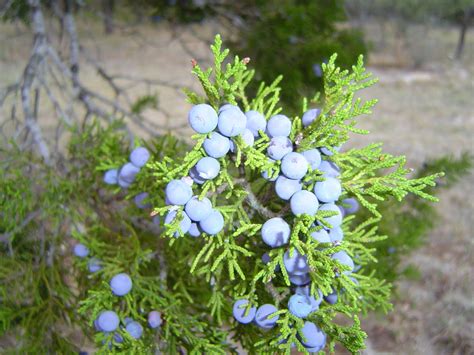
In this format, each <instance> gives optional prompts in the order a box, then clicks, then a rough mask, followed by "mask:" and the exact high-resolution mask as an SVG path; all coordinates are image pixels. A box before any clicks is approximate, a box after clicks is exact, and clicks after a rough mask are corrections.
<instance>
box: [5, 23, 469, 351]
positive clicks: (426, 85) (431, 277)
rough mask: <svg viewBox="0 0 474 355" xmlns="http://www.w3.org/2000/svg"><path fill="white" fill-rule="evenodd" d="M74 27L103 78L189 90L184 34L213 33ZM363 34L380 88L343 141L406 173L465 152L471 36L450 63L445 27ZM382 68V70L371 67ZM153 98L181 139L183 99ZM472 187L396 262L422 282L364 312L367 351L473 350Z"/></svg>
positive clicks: (445, 200)
mask: <svg viewBox="0 0 474 355" xmlns="http://www.w3.org/2000/svg"><path fill="white" fill-rule="evenodd" d="M80 28H81V35H82V39H83V44H84V45H85V46H86V47H87V48H88V49H89V50H90V51H91V53H94V55H95V56H97V57H98V58H99V59H101V60H103V61H104V63H105V64H106V68H107V69H108V70H109V71H110V72H111V73H126V74H129V75H136V76H140V77H148V78H159V79H161V80H166V81H170V82H173V83H175V84H179V85H183V86H191V87H196V83H195V81H194V80H193V78H192V77H191V75H190V62H189V61H190V59H191V56H194V57H196V58H198V59H200V60H201V61H205V60H208V59H209V54H208V51H207V45H205V44H204V43H203V42H202V41H200V40H198V39H197V38H196V37H195V36H194V35H192V34H193V33H197V34H198V35H199V36H202V37H207V38H209V37H210V35H211V34H212V32H213V31H214V28H213V25H212V24H209V25H205V26H201V27H198V26H193V27H187V28H182V29H179V31H177V33H178V34H179V38H181V41H180V40H178V39H177V38H176V37H175V35H174V34H173V31H172V30H171V29H170V28H169V27H168V26H166V25H159V26H153V27H152V26H149V25H142V26H140V27H138V28H134V29H133V31H128V32H123V31H122V32H121V33H117V34H115V35H112V36H108V37H106V36H104V35H102V31H101V28H100V27H99V26H98V25H97V24H96V23H94V22H92V23H87V24H85V23H82V24H81V26H80ZM367 28H368V31H369V32H368V35H369V37H370V38H372V40H373V41H374V43H375V44H376V46H375V50H376V51H375V53H374V54H373V56H372V60H371V64H372V65H378V66H377V67H373V68H372V69H373V71H374V72H375V74H376V75H377V76H378V77H379V78H380V83H379V84H378V85H377V86H376V87H374V88H371V89H368V90H367V91H366V92H364V93H363V96H364V97H365V98H371V97H377V98H378V99H379V100H380V101H379V104H378V106H377V107H376V109H375V111H374V114H373V116H371V117H368V118H366V119H365V120H363V121H362V122H361V126H362V127H364V128H368V129H370V130H371V131H372V135H371V136H370V137H356V138H355V139H354V140H353V141H352V142H351V145H352V146H354V145H362V144H366V143H368V142H369V141H373V140H376V141H384V142H386V144H385V147H386V150H387V151H389V152H391V153H395V154H406V155H408V156H409V157H410V159H409V165H410V166H412V167H416V166H418V165H419V164H420V163H422V162H423V161H424V160H425V159H427V158H433V157H437V156H439V155H442V154H448V153H451V154H454V155H458V154H460V152H462V151H470V152H471V153H473V152H474V149H473V148H474V147H473V133H474V111H473V105H472V96H473V92H474V91H473V73H474V65H473V64H474V63H473V60H472V59H473V54H474V46H473V43H474V41H473V39H474V38H473V37H474V36H473V34H472V33H469V34H468V36H467V43H466V53H465V56H464V59H463V62H461V63H453V62H451V61H450V60H449V58H448V54H450V53H452V51H453V50H454V47H455V43H456V39H457V32H456V31H454V30H452V29H449V28H440V29H433V28H431V29H429V30H428V31H425V30H423V31H424V32H419V31H420V29H418V28H410V29H408V33H411V34H412V35H410V36H409V38H410V40H408V41H407V44H405V45H403V46H402V47H403V48H405V49H404V52H403V53H402V54H400V53H398V54H395V53H396V52H397V51H399V48H400V44H399V41H398V40H397V41H395V40H394V37H393V34H390V33H393V32H389V33H387V35H386V38H385V42H384V44H383V45H382V46H381V45H380V43H379V42H380V38H378V37H377V36H378V35H379V32H378V31H377V28H376V26H375V25H370V26H368V27H367ZM24 31H25V29H24V28H21V29H19V30H18V29H16V28H15V27H12V26H5V25H2V26H1V27H0V33H1V36H2V39H1V40H0V43H1V45H0V81H1V82H2V83H8V82H11V81H13V80H15V79H16V78H17V77H18V75H19V74H20V70H21V68H22V65H23V64H24V60H25V58H26V56H27V54H28V50H29V44H30V39H29V37H28V36H27V35H25V34H22V33H23V32H24ZM422 35H423V36H422ZM91 38H94V39H93V40H91ZM420 38H423V40H422V41H420V40H419V39H420ZM7 39H10V40H7ZM183 43H185V46H183ZM397 48H398V49H397ZM189 50H191V52H192V53H193V54H191V53H190V52H189ZM400 58H401V59H400ZM413 58H415V59H413ZM414 62H416V64H420V63H422V68H423V69H418V70H416V71H415V70H409V69H404V68H394V67H397V66H398V67H399V66H400V64H409V65H412V64H413V63H414ZM387 63H389V64H390V66H391V67H392V68H387V67H385V66H380V64H384V65H386V64H387ZM393 63H395V64H396V65H393ZM397 63H398V64H397ZM83 74H84V79H83V81H84V82H86V83H88V85H89V86H91V87H94V88H95V89H97V90H102V89H103V90H105V89H104V88H105V86H104V83H103V82H101V80H100V79H99V78H98V76H97V75H96V73H94V72H93V71H90V70H89V71H85V72H84V73H83ZM275 74H277V73H275ZM134 90H135V91H134V95H136V96H138V95H140V94H141V93H142V92H141V90H142V89H140V88H137V89H134ZM157 92H158V95H159V100H160V104H161V105H162V106H163V107H164V108H165V109H166V110H167V111H168V112H169V113H170V114H171V117H172V120H169V121H168V122H165V120H164V118H163V117H160V116H153V115H154V113H150V115H152V117H153V119H154V120H155V121H156V122H160V123H163V124H167V127H170V129H172V128H173V127H174V131H176V132H177V133H178V134H183V135H187V134H189V133H190V131H189V130H188V129H187V128H184V123H185V121H186V112H187V110H188V109H189V104H187V103H185V101H184V96H182V95H177V94H176V91H174V90H171V89H160V90H158V91H157ZM106 93H107V94H110V92H106ZM49 110H50V108H48V107H44V108H43V109H42V111H41V113H40V114H41V115H43V116H44V117H46V118H47V117H48V115H49V113H48V112H50V111H49ZM44 117H43V118H44ZM48 123H50V122H48ZM473 186H474V176H473V175H472V174H471V175H470V176H469V177H468V178H467V179H465V180H464V181H463V182H462V183H460V184H459V185H457V186H456V187H455V188H454V189H452V190H450V191H444V192H443V193H442V196H441V198H442V200H441V202H440V203H439V205H438V209H439V211H440V212H441V220H440V221H439V223H438V227H437V228H436V229H435V230H434V231H433V232H432V234H431V235H430V237H429V239H428V240H427V243H426V245H425V246H423V247H422V248H421V249H419V250H418V251H417V252H416V253H414V254H413V255H410V256H407V259H406V263H413V264H415V265H417V266H418V267H419V268H420V271H421V275H422V277H421V279H420V280H417V281H402V282H400V283H399V288H400V297H399V299H398V300H397V301H396V308H395V310H394V311H393V312H392V313H391V314H390V315H389V316H388V317H380V316H373V317H371V318H370V319H368V320H367V321H365V325H366V327H367V329H368V332H369V337H370V343H369V344H368V345H369V348H370V350H368V353H382V352H388V353H397V354H418V353H427V354H453V353H458V354H462V353H472V352H474V344H473V334H474V327H473V324H474V302H473V291H474V286H473V285H474V276H473V272H472V268H471V266H472V264H473V261H474V260H473V250H474V249H473V241H472V240H473V239H472V236H473V229H474V228H473V222H472V216H473V214H474V206H473V203H472V197H473V196H474V194H473V192H474V191H473Z"/></svg>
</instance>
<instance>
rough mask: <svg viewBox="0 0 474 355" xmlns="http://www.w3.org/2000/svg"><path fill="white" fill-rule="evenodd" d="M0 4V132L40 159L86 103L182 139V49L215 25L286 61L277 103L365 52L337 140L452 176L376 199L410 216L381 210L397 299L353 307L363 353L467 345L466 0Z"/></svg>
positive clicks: (280, 69)
mask: <svg viewBox="0 0 474 355" xmlns="http://www.w3.org/2000/svg"><path fill="white" fill-rule="evenodd" d="M0 15H1V21H0V125H1V126H0V127H1V132H0V134H1V135H0V143H5V142H7V140H10V139H11V138H15V139H18V140H20V141H21V142H23V143H24V144H25V147H26V146H28V144H30V145H31V144H33V143H34V144H37V145H38V146H39V147H40V151H41V153H42V155H43V156H44V157H45V158H48V159H51V160H53V159H54V157H55V156H58V155H60V152H61V150H62V149H63V147H64V146H65V145H66V143H67V141H68V139H69V138H70V132H68V130H67V129H66V127H67V126H68V124H70V123H71V122H72V121H82V120H84V121H87V120H88V119H90V118H91V117H102V118H103V119H104V120H110V119H111V117H112V116H113V117H119V118H123V119H125V120H126V121H127V125H128V127H129V129H130V131H131V132H133V133H135V134H136V135H138V136H140V137H143V138H150V137H153V135H156V134H162V133H164V132H173V133H175V134H177V135H179V136H181V137H183V138H184V139H188V136H189V135H190V133H191V131H190V129H189V128H187V125H186V122H187V111H188V110H189V108H190V105H189V104H187V103H186V102H185V95H184V94H183V91H182V89H183V88H193V89H195V90H196V89H198V83H197V82H196V80H195V79H194V78H193V76H192V75H191V73H190V71H191V60H192V59H194V60H196V61H197V62H198V63H199V65H201V66H202V67H207V66H209V65H212V63H211V57H210V51H209V44H210V43H211V42H212V40H213V38H214V35H215V34H217V33H220V34H221V35H222V36H223V39H224V43H225V45H226V46H228V47H229V48H231V51H232V52H233V53H235V54H238V55H239V56H240V57H249V58H250V60H251V61H250V66H251V67H252V68H254V69H255V70H256V76H257V78H258V79H260V80H264V81H266V82H271V81H273V80H274V78H275V77H277V76H278V75H279V74H283V76H284V79H283V81H282V83H281V85H282V99H283V102H282V104H283V107H284V113H286V114H287V115H296V114H301V113H300V107H301V98H302V97H303V96H312V95H313V94H314V93H315V91H317V90H321V89H322V70H321V63H324V62H325V61H327V60H328V58H329V57H330V56H331V54H332V53H334V52H337V53H338V63H339V64H340V65H342V66H343V67H350V65H352V64H353V63H355V61H356V60H357V57H358V55H359V54H364V56H365V60H366V63H367V65H368V67H369V70H370V71H372V72H373V73H374V74H375V76H376V77H378V78H379V83H378V84H377V85H375V86H374V87H372V88H369V89H367V90H365V91H363V92H362V97H363V98H364V99H368V98H377V99H378V100H379V103H378V105H377V106H376V109H375V111H374V113H373V115H372V116H370V117H365V118H364V120H362V121H361V122H360V125H359V126H360V127H361V128H366V129H369V130H370V131H371V135H370V136H356V137H354V139H353V140H352V141H351V142H350V143H349V146H362V145H365V144H368V143H370V142H373V141H382V142H385V149H386V150H387V151H388V152H390V153H393V154H402V155H407V156H408V157H409V160H408V161H409V166H410V167H411V168H413V169H414V173H415V174H416V173H417V172H418V171H427V170H429V169H430V168H431V167H433V166H441V167H446V170H448V171H449V172H452V175H453V176H454V177H459V179H455V178H453V180H452V181H449V184H447V185H446V186H441V189H440V190H439V194H438V195H439V197H440V198H441V202H440V203H438V204H437V205H436V206H435V208H432V207H431V206H428V205H426V204H424V205H421V204H420V205H415V206H414V207H413V206H412V207H413V208H412V210H411V212H410V213H411V214H410V215H409V216H408V217H407V216H406V215H403V213H404V211H403V210H402V209H400V208H399V207H395V206H394V205H392V204H387V206H386V211H387V214H390V213H392V215H393V214H394V213H397V214H398V216H400V218H402V216H405V217H406V218H405V220H404V223H402V222H401V220H397V218H396V216H394V217H393V218H392V222H391V223H387V225H386V229H387V231H385V233H388V234H394V235H395V239H394V240H393V241H392V242H391V243H392V244H390V245H385V244H384V245H381V246H380V255H381V258H382V259H381V263H380V264H379V265H380V268H385V269H384V270H385V271H384V272H385V273H386V278H387V279H389V280H393V281H395V282H396V292H395V295H394V310H393V311H392V312H391V313H390V314H388V316H387V315H384V314H381V313H380V314H379V313H377V312H374V313H373V314H371V315H369V317H368V318H367V319H366V320H365V321H364V327H365V329H366V330H367V332H368V335H369V339H368V341H367V350H366V353H367V354H375V353H397V354H418V353H422V352H423V353H427V354H468V353H473V352H474V339H473V334H474V298H473V290H474V275H473V271H472V265H473V262H474V259H473V250H474V248H473V238H472V237H473V229H474V228H473V226H474V224H473V221H472V216H473V214H474V206H473V199H472V198H473V196H474V194H473V192H474V191H473V190H474V188H473V186H474V176H473V174H472V172H468V170H469V166H470V164H471V163H470V161H471V158H470V156H469V155H471V154H472V153H473V148H474V147H473V134H474V105H473V101H474V87H473V84H474V82H473V79H474V76H473V73H474V33H473V30H472V25H473V24H474V1H472V0H465V1H463V0H425V1H420V0H400V1H395V0H392V1H391V0H367V1H365V0H346V1H342V0H341V1H339V0H332V1H331V0H313V1H298V0H275V1H257V0H254V1H252V0H242V1H232V0H220V1H219V0H216V1H212V0H194V1H191V0H175V1H165V0H136V1H133V0H101V1H99V0H97V1H85V0H84V1H82V0H81V1H70V0H45V1H39V0H38V1H36V0H29V1H27V0H2V1H1V2H0ZM45 64H46V65H45ZM251 89H252V90H256V87H253V88H251ZM25 95H28V96H27V100H25ZM28 102H30V103H31V104H28ZM24 127H28V129H29V132H30V135H29V137H28V133H26V137H23V136H24V135H25V130H24ZM23 138H24V139H23ZM2 140H3V142H1V141H2ZM31 141H33V143H31ZM42 143H44V144H42ZM446 157H449V158H446ZM461 175H463V176H461ZM448 185H449V186H448ZM443 187H446V188H443ZM448 187H449V188H448ZM410 218H411V219H410ZM397 237H398V238H399V239H396V238H397Z"/></svg>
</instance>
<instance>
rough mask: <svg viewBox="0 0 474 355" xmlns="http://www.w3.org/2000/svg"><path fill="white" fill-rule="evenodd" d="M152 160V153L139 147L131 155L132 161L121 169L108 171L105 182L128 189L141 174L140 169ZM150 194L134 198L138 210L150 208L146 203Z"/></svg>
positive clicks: (145, 193)
mask: <svg viewBox="0 0 474 355" xmlns="http://www.w3.org/2000/svg"><path fill="white" fill-rule="evenodd" d="M149 159H150V152H149V151H148V149H146V148H145V147H137V148H135V149H134V150H132V152H131V153H130V161H129V162H128V163H125V164H124V165H123V166H122V167H120V168H119V169H110V170H107V171H106V172H105V174H104V182H105V183H106V184H108V185H116V184H118V185H119V186H120V187H121V188H124V189H127V188H129V187H130V185H131V184H132V183H133V182H134V181H135V177H136V176H137V174H138V173H139V172H140V169H141V168H142V167H143V166H145V164H146V163H147V162H148V160H149ZM147 198H148V192H142V193H139V194H138V195H136V196H135V197H134V201H135V205H136V206H137V207H138V208H149V207H151V206H150V204H149V203H146V199H147Z"/></svg>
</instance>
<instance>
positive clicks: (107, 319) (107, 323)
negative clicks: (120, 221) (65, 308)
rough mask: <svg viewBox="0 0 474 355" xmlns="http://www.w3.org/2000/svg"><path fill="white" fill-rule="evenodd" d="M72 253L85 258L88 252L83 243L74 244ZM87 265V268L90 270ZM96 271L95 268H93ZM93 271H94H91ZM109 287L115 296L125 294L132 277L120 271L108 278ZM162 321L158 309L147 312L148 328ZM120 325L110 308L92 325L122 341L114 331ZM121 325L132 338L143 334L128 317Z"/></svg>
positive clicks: (138, 325)
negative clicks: (112, 333)
mask: <svg viewBox="0 0 474 355" xmlns="http://www.w3.org/2000/svg"><path fill="white" fill-rule="evenodd" d="M74 254H75V255H76V256H78V257H80V258H85V257H87V255H88V254H89V249H88V248H87V247H86V246H85V245H83V244H76V245H75V246H74ZM90 269H91V268H90V266H89V270H90ZM95 271H97V270H95ZM92 272H94V271H92ZM109 284H110V289H111V291H112V293H113V294H114V295H115V296H119V297H122V296H125V295H126V294H128V293H129V292H130V291H131V290H132V279H131V278H130V276H129V275H127V274H125V273H120V274H117V275H115V276H114V277H112V279H111V280H110V283H109ZM161 323H162V320H161V313H160V312H158V311H151V312H150V313H148V325H149V327H150V328H153V329H155V328H158V327H160V325H161ZM119 325H120V318H119V316H118V315H117V313H116V312H114V311H111V310H106V311H102V312H101V313H100V314H99V316H98V317H97V319H96V320H95V321H94V327H95V329H96V330H97V331H101V332H105V333H111V332H115V333H114V341H115V342H117V343H122V342H123V337H122V336H121V335H120V333H118V332H116V330H117V328H118V327H119ZM123 327H124V328H125V331H126V332H127V333H128V334H129V335H130V336H131V337H132V338H134V339H139V338H140V337H141V336H142V335H143V327H142V325H141V324H140V323H139V322H138V321H136V320H133V319H132V318H130V317H126V318H124V320H123Z"/></svg>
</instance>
